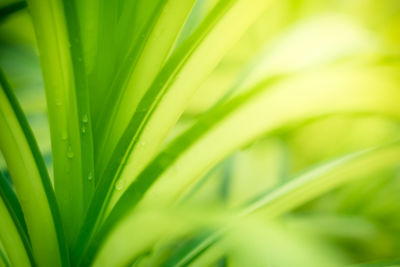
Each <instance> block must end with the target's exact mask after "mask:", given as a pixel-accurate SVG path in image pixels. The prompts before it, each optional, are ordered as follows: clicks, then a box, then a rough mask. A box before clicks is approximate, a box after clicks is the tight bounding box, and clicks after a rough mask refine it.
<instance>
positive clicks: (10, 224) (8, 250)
mask: <svg viewBox="0 0 400 267" xmlns="http://www.w3.org/2000/svg"><path fill="white" fill-rule="evenodd" d="M0 216H1V221H0V240H1V241H0V242H1V244H0V245H3V246H4V253H3V249H2V248H1V247H0V258H1V259H0V262H2V261H4V262H5V263H7V262H8V260H9V261H10V264H8V265H7V264H6V266H11V265H12V266H32V264H31V261H30V259H29V256H28V253H27V251H26V247H25V246H24V241H23V239H22V238H21V235H20V232H19V231H18V229H17V227H16V225H15V223H14V220H13V218H12V216H11V214H10V212H9V210H8V209H7V207H6V204H5V203H4V201H3V196H0Z"/></svg>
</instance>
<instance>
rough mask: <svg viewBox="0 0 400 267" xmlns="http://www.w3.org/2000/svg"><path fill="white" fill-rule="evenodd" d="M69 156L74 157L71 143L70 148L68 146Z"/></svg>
mask: <svg viewBox="0 0 400 267" xmlns="http://www.w3.org/2000/svg"><path fill="white" fill-rule="evenodd" d="M67 157H68V158H69V159H72V158H73V157H74V152H73V151H72V147H71V145H69V146H68V148H67Z"/></svg>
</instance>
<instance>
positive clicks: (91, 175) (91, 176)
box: [88, 172, 93, 181]
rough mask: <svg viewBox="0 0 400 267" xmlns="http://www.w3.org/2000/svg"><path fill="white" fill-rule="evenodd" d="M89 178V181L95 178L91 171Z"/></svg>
mask: <svg viewBox="0 0 400 267" xmlns="http://www.w3.org/2000/svg"><path fill="white" fill-rule="evenodd" d="M88 180H89V181H91V180H93V174H92V173H91V172H89V174H88Z"/></svg>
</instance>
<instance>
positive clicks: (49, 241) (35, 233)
mask: <svg viewBox="0 0 400 267" xmlns="http://www.w3.org/2000/svg"><path fill="white" fill-rule="evenodd" d="M0 82H1V92H0V102H1V105H0V128H1V129H2V130H1V132H0V149H1V151H2V153H3V155H4V158H5V160H6V163H7V166H8V170H9V172H10V174H11V177H12V180H13V184H14V186H15V189H16V192H17V196H18V199H19V200H20V203H21V207H22V211H23V213H24V218H25V221H26V224H27V228H28V233H29V237H30V240H31V244H32V250H33V256H34V258H35V261H36V263H37V264H39V265H44V266H61V265H67V264H68V256H67V249H66V244H65V239H64V236H63V233H64V232H63V228H62V226H61V221H60V218H59V213H58V207H57V204H56V199H55V196H54V192H53V189H52V187H51V183H50V179H49V176H48V174H47V169H46V166H45V164H44V161H43V158H42V156H41V155H40V152H39V149H38V147H37V144H36V142H35V139H34V136H33V134H32V131H31V130H30V128H29V125H28V122H27V121H26V118H25V117H24V114H23V112H22V110H21V108H20V107H19V105H18V103H17V100H16V98H15V96H14V95H13V93H12V91H11V88H10V87H9V85H8V83H7V81H6V80H5V77H4V75H3V73H0ZM21 163H23V164H21ZM27 177H29V179H27Z"/></svg>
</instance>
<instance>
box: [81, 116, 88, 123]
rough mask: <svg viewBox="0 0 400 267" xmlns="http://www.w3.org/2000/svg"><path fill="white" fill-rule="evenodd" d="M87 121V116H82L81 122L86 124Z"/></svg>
mask: <svg viewBox="0 0 400 267" xmlns="http://www.w3.org/2000/svg"><path fill="white" fill-rule="evenodd" d="M88 121H89V117H88V115H87V114H85V115H83V117H82V122H83V123H87V122H88Z"/></svg>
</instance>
